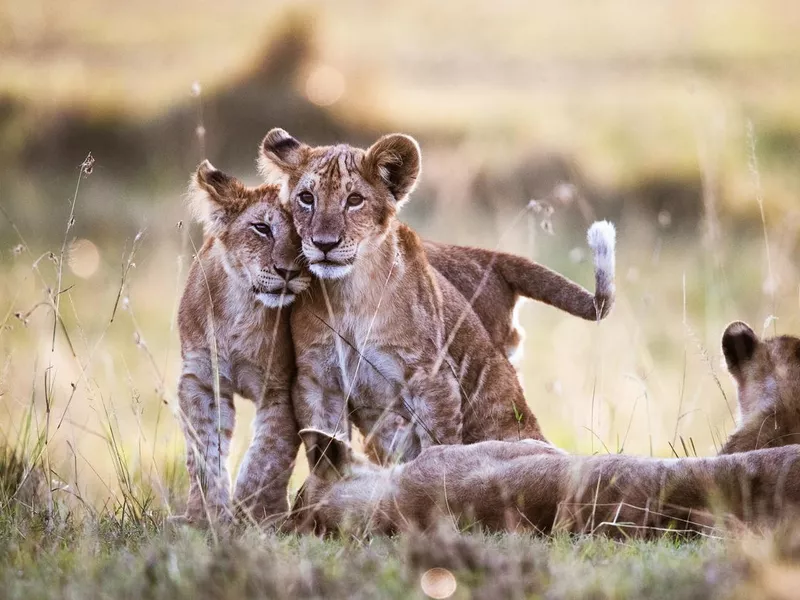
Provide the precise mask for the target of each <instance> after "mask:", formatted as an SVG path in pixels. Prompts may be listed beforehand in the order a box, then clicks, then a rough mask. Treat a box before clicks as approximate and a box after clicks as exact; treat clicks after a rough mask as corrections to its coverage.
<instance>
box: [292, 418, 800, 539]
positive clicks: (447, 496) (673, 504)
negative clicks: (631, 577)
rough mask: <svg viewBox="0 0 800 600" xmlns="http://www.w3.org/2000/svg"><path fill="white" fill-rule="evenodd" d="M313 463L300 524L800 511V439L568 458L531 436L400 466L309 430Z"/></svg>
mask: <svg viewBox="0 0 800 600" xmlns="http://www.w3.org/2000/svg"><path fill="white" fill-rule="evenodd" d="M301 435H302V436H303V441H304V443H305V445H306V447H307V448H308V449H309V450H308V459H309V464H310V468H311V469H312V473H311V475H309V477H308V479H307V480H306V482H305V484H304V486H303V488H302V489H301V491H300V492H299V494H298V497H297V499H296V500H295V504H294V507H293V514H292V517H291V520H290V523H291V526H294V527H296V528H298V529H299V530H301V531H306V532H316V533H336V532H344V533H350V534H356V535H364V534H367V533H394V532H397V531H408V530H415V531H418V530H423V531H424V530H427V529H430V528H432V527H435V526H437V525H438V524H440V523H441V522H442V521H445V522H447V523H450V524H451V525H452V526H454V527H456V528H463V527H467V526H471V525H479V526H480V527H482V528H484V529H486V530H490V531H518V530H533V531H536V532H539V533H545V534H548V533H552V532H558V531H567V532H571V533H603V534H607V535H612V536H619V537H626V538H627V537H652V536H654V535H660V534H663V533H664V532H667V531H694V532H700V533H706V534H710V533H713V532H714V527H715V526H716V525H721V524H723V522H724V521H727V520H729V518H730V517H733V518H734V519H735V520H738V521H742V522H745V523H747V524H751V525H762V524H774V523H775V522H776V521H777V520H779V519H781V518H784V517H787V516H789V515H792V514H795V513H796V512H797V510H798V509H799V508H800V446H796V445H790V446H785V447H783V448H773V449H768V450H758V451H753V452H747V453H739V454H732V455H727V456H718V457H712V458H683V459H654V458H643V457H636V456H625V455H601V456H570V455H566V454H560V453H558V452H556V451H553V450H552V449H549V450H548V449H543V448H541V447H537V446H535V445H533V444H529V443H526V442H524V441H522V442H493V441H489V442H481V443H478V444H473V445H469V446H437V447H430V448H427V449H426V450H424V451H423V452H422V453H421V454H420V455H419V456H418V457H417V458H416V459H414V460H413V461H410V462H408V463H405V464H401V465H397V466H395V467H392V468H388V467H380V466H377V465H374V464H371V463H369V462H367V461H365V460H363V459H358V458H355V457H353V456H352V453H351V452H350V450H349V446H348V444H347V442H346V441H343V440H337V439H333V438H331V437H329V436H326V435H324V434H322V433H320V432H316V431H311V430H303V431H302V432H301Z"/></svg>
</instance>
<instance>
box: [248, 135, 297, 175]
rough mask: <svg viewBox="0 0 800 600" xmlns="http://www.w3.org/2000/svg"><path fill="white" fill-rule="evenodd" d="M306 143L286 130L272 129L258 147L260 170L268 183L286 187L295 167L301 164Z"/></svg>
mask: <svg viewBox="0 0 800 600" xmlns="http://www.w3.org/2000/svg"><path fill="white" fill-rule="evenodd" d="M303 148H305V145H304V144H302V143H300V142H298V141H297V140H296V139H294V138H293V137H292V136H291V135H289V134H288V133H287V132H286V131H285V130H283V129H279V128H275V129H270V131H269V133H267V135H266V136H264V139H263V140H262V141H261V145H260V146H259V148H258V161H257V166H258V172H259V173H260V175H261V176H262V177H263V178H264V181H265V182H266V183H270V184H277V185H280V186H281V187H284V186H285V185H286V184H287V183H288V180H289V175H290V173H291V172H292V170H293V169H295V168H297V167H299V166H300V163H301V162H302V158H303Z"/></svg>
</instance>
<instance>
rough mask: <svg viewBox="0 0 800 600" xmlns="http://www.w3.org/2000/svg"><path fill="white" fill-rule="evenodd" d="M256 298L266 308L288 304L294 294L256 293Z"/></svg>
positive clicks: (292, 299)
mask: <svg viewBox="0 0 800 600" xmlns="http://www.w3.org/2000/svg"><path fill="white" fill-rule="evenodd" d="M256 298H258V299H259V301H260V302H261V303H262V304H263V305H264V306H266V307H267V308H281V307H282V306H289V305H290V304H291V303H292V302H294V299H295V298H296V296H295V295H294V294H293V293H292V292H284V293H283V294H281V293H262V294H256Z"/></svg>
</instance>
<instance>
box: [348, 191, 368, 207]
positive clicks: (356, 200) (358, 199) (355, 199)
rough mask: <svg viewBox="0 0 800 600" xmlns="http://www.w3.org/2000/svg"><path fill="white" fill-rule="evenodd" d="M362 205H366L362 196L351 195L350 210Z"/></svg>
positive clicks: (349, 198)
mask: <svg viewBox="0 0 800 600" xmlns="http://www.w3.org/2000/svg"><path fill="white" fill-rule="evenodd" d="M362 204H364V196H362V195H361V194H350V195H349V196H348V197H347V206H348V207H350V208H356V207H357V206H361V205H362Z"/></svg>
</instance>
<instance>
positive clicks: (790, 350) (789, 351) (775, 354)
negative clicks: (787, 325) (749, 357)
mask: <svg viewBox="0 0 800 600" xmlns="http://www.w3.org/2000/svg"><path fill="white" fill-rule="evenodd" d="M767 346H768V348H769V353H770V355H771V357H772V360H773V361H774V362H782V363H785V364H786V365H787V366H796V367H799V368H800V339H798V338H796V337H793V336H791V335H782V336H779V337H775V338H772V339H770V340H767Z"/></svg>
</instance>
